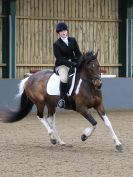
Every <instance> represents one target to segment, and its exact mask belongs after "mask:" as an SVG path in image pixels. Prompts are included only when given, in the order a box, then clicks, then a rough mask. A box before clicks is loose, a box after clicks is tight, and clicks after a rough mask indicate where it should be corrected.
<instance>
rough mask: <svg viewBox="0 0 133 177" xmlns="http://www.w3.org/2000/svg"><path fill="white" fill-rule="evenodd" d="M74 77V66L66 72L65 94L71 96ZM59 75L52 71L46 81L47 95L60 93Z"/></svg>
mask: <svg viewBox="0 0 133 177" xmlns="http://www.w3.org/2000/svg"><path fill="white" fill-rule="evenodd" d="M75 77H76V68H70V70H69V73H68V83H67V96H71V94H72V91H73V88H74V84H75ZM59 88H60V77H59V75H58V74H56V73H53V74H52V75H51V77H50V78H49V80H48V83H47V93H48V94H49V95H60V89H59Z"/></svg>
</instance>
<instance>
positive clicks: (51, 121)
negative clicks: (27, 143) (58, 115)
mask: <svg viewBox="0 0 133 177" xmlns="http://www.w3.org/2000/svg"><path fill="white" fill-rule="evenodd" d="M47 122H48V124H49V126H50V128H51V129H52V130H53V131H54V134H53V135H54V137H55V138H56V141H57V143H58V144H61V145H65V142H64V141H62V140H61V138H60V136H59V135H58V132H57V130H56V127H55V115H54V116H49V117H47ZM51 141H52V139H51Z"/></svg>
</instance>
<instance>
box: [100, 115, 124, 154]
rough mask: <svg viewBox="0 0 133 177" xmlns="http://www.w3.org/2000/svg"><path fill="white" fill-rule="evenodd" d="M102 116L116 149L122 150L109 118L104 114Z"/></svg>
mask: <svg viewBox="0 0 133 177" xmlns="http://www.w3.org/2000/svg"><path fill="white" fill-rule="evenodd" d="M102 118H103V120H104V123H105V125H106V127H107V128H108V129H109V132H110V134H111V136H112V139H113V140H114V142H115V144H116V149H117V150H119V151H122V144H121V142H120V141H119V139H118V137H117V136H116V134H115V132H114V130H113V127H112V124H111V122H110V120H109V118H108V117H107V115H106V114H105V115H102Z"/></svg>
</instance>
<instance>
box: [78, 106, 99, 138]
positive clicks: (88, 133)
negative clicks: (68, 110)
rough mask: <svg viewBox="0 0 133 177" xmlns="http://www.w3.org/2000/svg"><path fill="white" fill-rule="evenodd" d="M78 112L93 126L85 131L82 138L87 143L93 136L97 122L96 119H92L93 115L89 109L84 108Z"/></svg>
mask: <svg viewBox="0 0 133 177" xmlns="http://www.w3.org/2000/svg"><path fill="white" fill-rule="evenodd" d="M77 111H78V112H79V113H80V114H81V115H83V116H84V117H85V118H86V119H87V120H88V121H89V122H90V123H91V124H92V127H87V128H86V129H85V130H84V131H83V134H82V136H81V140H82V141H85V140H86V139H87V138H88V137H90V136H91V135H92V133H93V132H94V130H95V128H96V125H97V122H96V121H95V119H94V118H93V117H92V115H91V114H90V113H89V111H88V109H87V108H85V107H84V108H83V107H80V108H79V109H77Z"/></svg>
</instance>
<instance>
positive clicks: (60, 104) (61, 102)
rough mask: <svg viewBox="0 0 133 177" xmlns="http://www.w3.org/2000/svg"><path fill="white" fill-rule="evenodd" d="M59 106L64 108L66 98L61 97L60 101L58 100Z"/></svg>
mask: <svg viewBox="0 0 133 177" xmlns="http://www.w3.org/2000/svg"><path fill="white" fill-rule="evenodd" d="M58 107H59V108H64V107H65V100H63V99H60V100H59V102H58Z"/></svg>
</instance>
